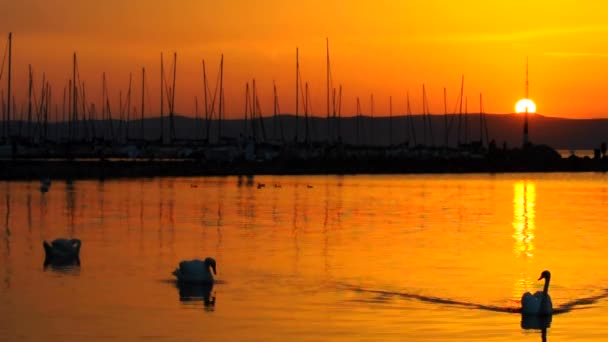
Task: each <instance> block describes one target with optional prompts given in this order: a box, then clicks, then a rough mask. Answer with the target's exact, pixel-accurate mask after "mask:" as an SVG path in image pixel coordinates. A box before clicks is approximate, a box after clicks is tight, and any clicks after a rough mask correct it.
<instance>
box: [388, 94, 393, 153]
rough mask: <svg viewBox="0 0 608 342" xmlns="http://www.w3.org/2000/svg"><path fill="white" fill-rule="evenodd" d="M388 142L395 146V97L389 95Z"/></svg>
mask: <svg viewBox="0 0 608 342" xmlns="http://www.w3.org/2000/svg"><path fill="white" fill-rule="evenodd" d="M388 144H389V145H390V146H393V97H392V96H389V97H388Z"/></svg>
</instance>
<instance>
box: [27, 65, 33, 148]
mask: <svg viewBox="0 0 608 342" xmlns="http://www.w3.org/2000/svg"><path fill="white" fill-rule="evenodd" d="M32 90H33V80H32V65H31V64H30V65H29V82H28V91H27V137H28V140H29V141H30V143H31V142H32Z"/></svg>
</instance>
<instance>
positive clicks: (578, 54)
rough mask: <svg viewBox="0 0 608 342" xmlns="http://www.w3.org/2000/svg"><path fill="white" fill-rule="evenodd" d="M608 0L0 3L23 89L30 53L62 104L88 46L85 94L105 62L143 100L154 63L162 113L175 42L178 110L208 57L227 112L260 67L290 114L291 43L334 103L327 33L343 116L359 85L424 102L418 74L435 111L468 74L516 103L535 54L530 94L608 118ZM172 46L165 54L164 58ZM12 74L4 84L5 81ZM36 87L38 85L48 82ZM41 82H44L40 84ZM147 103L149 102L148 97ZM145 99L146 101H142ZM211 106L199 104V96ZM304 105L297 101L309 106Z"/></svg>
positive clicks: (262, 81)
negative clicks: (221, 83) (162, 87)
mask: <svg viewBox="0 0 608 342" xmlns="http://www.w3.org/2000/svg"><path fill="white" fill-rule="evenodd" d="M607 14H608V4H607V3H605V1H602V0H579V1H559V2H556V1H548V0H547V1H542V0H537V1H529V0H528V1H526V0H510V1H473V0H461V1H453V0H425V1H417V0H410V1H385V0H375V1H356V2H352V1H325V0H308V1H300V2H297V3H296V2H294V1H278V0H261V1H244V0H226V1H208V0H178V1H166V0H163V1H160V0H129V1H123V0H106V1H92V0H81V1H68V0H55V1H48V0H21V1H3V2H0V33H1V34H2V35H3V36H4V37H2V40H0V41H1V42H2V43H0V49H1V50H0V52H3V51H4V47H5V42H6V38H5V37H6V35H5V34H6V33H8V32H9V31H12V32H13V34H14V44H13V49H14V53H13V58H14V63H13V73H14V80H15V83H14V89H15V92H16V96H17V102H18V104H19V105H21V104H22V103H24V102H25V101H26V91H27V65H28V64H29V63H31V64H32V65H33V68H34V71H35V81H36V82H37V83H36V84H39V83H40V82H41V73H42V72H43V71H44V72H46V76H47V78H48V79H50V81H51V85H52V86H53V87H54V88H53V92H54V93H55V95H57V96H55V100H56V102H61V100H60V97H61V96H59V95H61V94H60V93H62V88H63V86H64V84H66V82H67V80H68V79H69V78H70V77H71V55H72V53H73V52H74V51H76V52H77V54H78V59H79V70H80V74H81V78H82V79H83V80H84V81H85V82H86V85H87V94H88V95H87V97H88V99H90V100H98V98H99V97H100V95H101V73H102V71H106V72H107V74H108V79H109V86H110V89H111V90H110V91H111V92H110V96H111V101H112V102H113V103H114V104H113V105H116V106H117V104H118V92H119V90H120V89H122V90H123V92H126V90H127V86H128V80H129V73H130V72H132V73H133V74H134V78H135V81H134V89H133V95H134V97H135V98H133V101H134V104H135V103H139V101H140V100H139V99H140V96H141V95H140V82H141V81H140V80H139V78H140V77H141V76H140V73H141V67H142V66H145V67H146V69H147V72H148V75H149V77H150V78H149V80H148V85H149V91H150V95H151V99H150V101H149V103H150V104H151V105H152V106H153V109H152V112H148V114H147V115H157V113H158V107H159V105H158V99H157V94H158V92H159V90H158V86H159V76H158V75H159V64H160V63H159V56H160V52H161V51H162V52H164V53H165V55H166V56H167V57H169V56H170V55H171V54H172V53H173V51H176V52H177V53H178V72H177V86H176V88H177V95H176V98H177V100H176V108H175V109H176V112H178V113H193V112H194V96H198V97H199V101H202V66H201V60H202V59H203V58H205V59H206V61H207V63H208V75H209V77H210V78H212V79H214V78H215V76H216V73H217V69H218V65H219V57H220V54H221V53H223V54H224V58H225V89H226V113H227V114H226V115H227V117H241V116H242V112H243V106H244V105H243V99H244V86H245V82H247V81H248V80H250V79H252V78H256V82H257V84H258V93H259V95H260V101H261V103H262V111H263V113H265V114H270V113H271V112H272V81H273V80H276V81H277V85H278V88H279V97H280V107H281V110H282V111H283V112H294V110H295V106H294V100H295V99H294V96H295V95H294V93H295V90H294V83H295V48H296V46H298V47H299V48H300V64H301V74H302V77H303V79H304V81H308V82H309V84H310V87H311V98H312V109H313V111H314V112H315V113H317V114H319V115H325V113H326V104H325V38H326V37H329V40H330V52H331V60H332V74H333V80H334V82H333V84H334V85H335V86H338V85H339V84H342V85H343V89H344V90H343V100H342V103H343V110H342V113H343V115H352V114H353V112H354V111H355V101H356V97H357V96H359V97H360V98H361V103H362V107H363V111H364V112H369V108H370V104H369V103H370V95H371V94H372V93H373V94H374V99H375V113H376V114H383V113H388V97H389V96H393V104H394V112H395V113H402V112H403V111H404V110H405V94H406V92H407V91H408V90H409V92H410V96H411V102H412V107H413V110H414V111H415V112H419V111H420V107H421V101H422V89H421V88H422V84H423V83H425V84H426V88H427V94H428V97H429V99H430V106H429V107H430V110H431V112H433V113H443V87H447V92H448V110H449V111H453V110H454V108H455V107H456V103H457V101H458V93H459V91H460V77H461V75H463V74H464V75H465V94H466V95H468V97H469V99H470V100H469V111H478V110H479V104H478V102H479V101H478V98H479V93H480V92H482V93H483V96H484V107H485V109H486V111H487V112H498V113H506V112H511V111H513V107H514V104H515V102H516V101H517V100H518V99H519V98H521V97H523V95H524V91H525V90H524V83H525V63H526V56H529V59H530V97H531V98H532V99H533V100H534V101H535V102H536V103H537V106H538V111H539V112H540V113H543V114H545V115H551V116H562V117H608V102H606V101H604V98H605V96H604V93H603V90H604V85H605V83H606V82H608V24H605V22H606V21H605V17H606V15H607ZM170 64H171V61H170V58H167V60H166V66H167V68H168V67H169V66H170ZM4 77H5V76H3V80H2V83H3V85H2V86H1V88H2V89H4V88H5V87H6V85H5V81H6V79H5V78H4ZM38 88H39V86H38ZM37 92H40V90H39V89H38V90H37ZM138 106H139V105H138ZM146 106H148V101H147V103H146ZM201 106H202V105H201ZM301 110H302V109H301V108H300V111H301Z"/></svg>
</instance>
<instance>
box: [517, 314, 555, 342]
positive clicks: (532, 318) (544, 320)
mask: <svg viewBox="0 0 608 342" xmlns="http://www.w3.org/2000/svg"><path fill="white" fill-rule="evenodd" d="M552 319H553V315H548V316H538V315H521V328H522V329H525V330H540V336H541V341H543V342H546V341H547V329H548V328H550V327H551V320H552Z"/></svg>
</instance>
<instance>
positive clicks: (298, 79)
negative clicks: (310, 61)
mask: <svg viewBox="0 0 608 342" xmlns="http://www.w3.org/2000/svg"><path fill="white" fill-rule="evenodd" d="M299 84H300V58H299V51H298V48H297V47H296V125H295V126H296V133H295V141H296V143H297V142H298V104H299V103H298V102H299V101H298V100H299V98H300V93H299Z"/></svg>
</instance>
